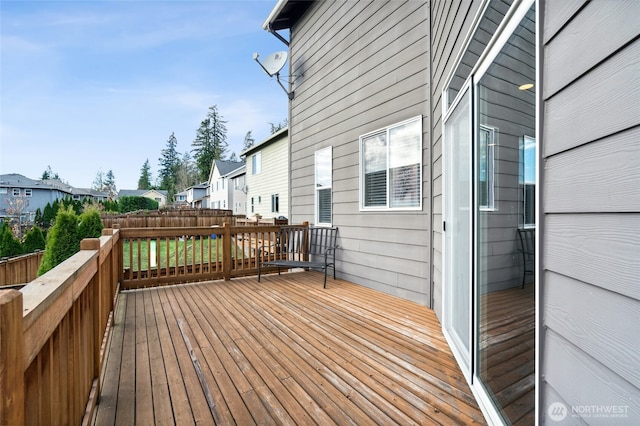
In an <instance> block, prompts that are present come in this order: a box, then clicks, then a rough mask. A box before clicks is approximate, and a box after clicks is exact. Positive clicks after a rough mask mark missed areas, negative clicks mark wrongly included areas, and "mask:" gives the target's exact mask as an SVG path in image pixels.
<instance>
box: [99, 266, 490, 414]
mask: <svg viewBox="0 0 640 426" xmlns="http://www.w3.org/2000/svg"><path fill="white" fill-rule="evenodd" d="M322 278H323V276H322V274H320V273H316V272H295V273H289V274H283V275H281V276H278V275H270V276H265V277H264V278H263V280H262V283H258V282H257V279H256V278H255V277H251V278H242V279H234V280H231V281H226V282H225V281H215V282H206V283H197V284H186V285H177V286H170V287H160V288H154V289H145V290H134V291H127V292H122V293H121V294H120V295H119V299H118V304H117V307H116V312H115V320H114V329H113V332H112V336H111V340H110V344H109V347H108V355H107V358H106V366H105V369H104V371H105V375H104V376H105V379H104V383H103V387H102V391H101V397H100V400H99V404H98V407H97V412H96V416H95V424H97V425H112V424H126V425H130V424H179V425H187V424H194V423H199V424H239V425H249V424H257V423H259V424H303V425H307V424H321V425H329V424H339V425H346V424H354V425H367V424H384V425H389V424H402V425H410V424H456V423H457V424H472V423H480V424H483V423H484V418H483V416H482V414H481V412H480V410H479V409H478V406H477V404H476V402H475V399H474V398H473V396H472V394H471V391H470V390H469V387H468V385H467V383H466V381H465V379H464V377H463V376H462V373H461V371H460V369H459V367H458V365H457V363H456V361H455V360H454V358H453V355H452V354H451V351H450V349H449V347H448V345H447V343H446V342H445V339H444V337H443V335H442V332H441V326H440V323H439V322H438V319H437V318H436V316H435V314H434V312H433V311H431V310H429V309H428V308H425V307H423V306H420V305H417V304H414V303H411V302H408V301H406V300H403V299H399V298H395V297H392V296H389V295H386V294H382V293H379V292H376V291H374V290H370V289H367V288H365V287H362V286H358V285H355V284H352V283H349V282H346V281H341V280H337V281H334V280H328V282H327V289H326V290H323V289H322Z"/></svg>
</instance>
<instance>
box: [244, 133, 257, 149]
mask: <svg viewBox="0 0 640 426" xmlns="http://www.w3.org/2000/svg"><path fill="white" fill-rule="evenodd" d="M255 142H256V141H255V139H253V135H252V134H251V130H249V131H248V132H247V134H246V135H244V144H243V145H242V151H243V152H244V151H246V150H247V149H249V148H251V147H252V146H253V144H254V143H255Z"/></svg>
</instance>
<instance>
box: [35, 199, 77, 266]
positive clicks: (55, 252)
mask: <svg viewBox="0 0 640 426" xmlns="http://www.w3.org/2000/svg"><path fill="white" fill-rule="evenodd" d="M79 250H80V238H79V237H78V216H76V214H75V212H74V211H73V209H60V211H59V212H58V214H57V216H56V220H55V224H54V225H53V227H52V228H51V230H50V231H49V234H48V235H47V244H46V248H45V252H44V256H43V257H42V263H41V264H40V268H39V269H38V275H42V274H44V273H45V272H48V271H50V270H51V269H53V268H55V267H56V266H57V265H58V264H60V263H62V262H64V261H65V260H67V259H68V258H70V257H71V256H73V255H74V254H75V253H77V252H78V251H79Z"/></svg>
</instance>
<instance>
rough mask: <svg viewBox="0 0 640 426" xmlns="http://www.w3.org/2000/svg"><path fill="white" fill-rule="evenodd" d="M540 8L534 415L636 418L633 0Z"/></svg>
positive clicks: (639, 239) (639, 30)
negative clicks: (595, 412) (555, 409)
mask: <svg viewBox="0 0 640 426" xmlns="http://www.w3.org/2000/svg"><path fill="white" fill-rule="evenodd" d="M542 6H543V8H542V11H543V17H544V21H543V22H544V29H543V34H542V35H543V39H542V40H541V42H542V43H543V50H542V52H543V61H544V62H543V74H542V78H543V93H542V95H541V100H540V101H541V102H542V104H543V106H544V108H543V112H544V118H543V122H542V129H543V149H542V153H541V155H542V158H541V164H542V165H543V168H541V172H542V179H543V187H542V191H541V196H542V199H541V210H540V218H541V220H542V237H541V238H540V250H541V252H542V260H541V265H540V271H539V273H540V293H541V294H540V300H541V307H542V308H541V309H542V311H541V316H542V318H541V323H540V324H541V326H542V327H540V333H541V336H540V365H541V367H540V368H541V371H540V378H541V379H540V389H539V391H540V397H541V409H540V414H541V420H542V421H543V422H545V421H546V422H547V423H548V424H553V422H552V421H549V417H548V407H550V406H551V405H552V404H554V403H562V404H564V406H565V408H567V409H568V410H571V409H572V408H573V409H576V408H577V409H578V410H581V409H582V410H583V412H584V408H585V407H587V408H588V407H592V406H595V407H599V408H601V409H607V408H608V409H611V408H612V407H613V408H614V409H617V410H618V413H619V414H620V418H619V419H614V420H621V424H622V423H624V424H637V421H638V419H640V399H639V398H638V396H639V395H640V369H639V368H638V366H640V350H638V349H639V348H640V284H639V283H640V255H638V252H639V251H638V248H639V247H640V231H639V230H640V185H639V183H640V143H639V142H638V141H639V140H640V109H639V106H638V105H639V99H640V89H639V87H640V66H639V65H638V64H639V63H640V39H639V36H640V26H639V25H638V19H637V17H638V16H640V3H639V2H635V1H595V2H585V1H572V2H558V1H544V2H542ZM587 414H588V413H587ZM583 417H584V419H585V420H586V421H593V419H591V420H590V419H589V416H588V415H585V416H583Z"/></svg>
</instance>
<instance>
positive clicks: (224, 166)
mask: <svg viewBox="0 0 640 426" xmlns="http://www.w3.org/2000/svg"><path fill="white" fill-rule="evenodd" d="M213 163H214V166H215V168H216V169H218V173H220V176H225V175H227V174H229V173H231V172H232V171H234V170H236V169H237V168H238V167H242V166H243V165H244V161H229V160H214V161H213ZM211 170H213V168H212V169H211Z"/></svg>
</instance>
